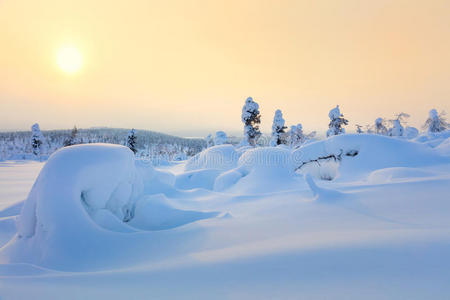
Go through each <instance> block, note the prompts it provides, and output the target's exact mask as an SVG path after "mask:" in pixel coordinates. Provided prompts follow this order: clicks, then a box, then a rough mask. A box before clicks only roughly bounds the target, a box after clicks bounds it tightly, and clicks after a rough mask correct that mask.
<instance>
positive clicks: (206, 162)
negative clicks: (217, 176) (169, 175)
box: [185, 144, 239, 171]
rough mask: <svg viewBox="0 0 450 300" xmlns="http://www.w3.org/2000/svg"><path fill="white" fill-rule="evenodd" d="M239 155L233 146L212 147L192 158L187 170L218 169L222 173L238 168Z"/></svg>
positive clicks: (188, 162)
mask: <svg viewBox="0 0 450 300" xmlns="http://www.w3.org/2000/svg"><path fill="white" fill-rule="evenodd" d="M238 158H239V155H238V154H237V152H236V149H235V148H234V146H233V145H229V144H227V145H218V146H213V147H210V148H208V149H206V150H204V151H202V152H200V153H198V154H197V155H195V156H194V157H192V158H190V159H189V160H188V161H187V163H186V167H185V170H186V171H193V170H198V169H218V170H222V171H226V170H230V169H232V168H234V167H236V164H237V161H238Z"/></svg>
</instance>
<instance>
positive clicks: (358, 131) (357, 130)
mask: <svg viewBox="0 0 450 300" xmlns="http://www.w3.org/2000/svg"><path fill="white" fill-rule="evenodd" d="M355 126H356V132H357V133H364V131H363V130H362V128H363V127H362V125H358V124H356V125H355Z"/></svg>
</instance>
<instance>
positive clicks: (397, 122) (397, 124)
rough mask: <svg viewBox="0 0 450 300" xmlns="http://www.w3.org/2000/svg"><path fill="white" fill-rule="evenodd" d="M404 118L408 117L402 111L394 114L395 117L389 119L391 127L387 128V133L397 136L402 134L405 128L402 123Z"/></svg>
mask: <svg viewBox="0 0 450 300" xmlns="http://www.w3.org/2000/svg"><path fill="white" fill-rule="evenodd" d="M406 118H409V115H408V114H406V113H403V112H402V113H399V114H398V115H397V116H396V119H394V120H391V123H392V127H391V128H389V131H388V135H389V136H397V137H398V136H403V135H404V134H405V128H404V127H403V125H402V123H405V119H406Z"/></svg>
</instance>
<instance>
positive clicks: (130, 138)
mask: <svg viewBox="0 0 450 300" xmlns="http://www.w3.org/2000/svg"><path fill="white" fill-rule="evenodd" d="M136 139H137V138H136V130H134V128H133V129H131V130H130V132H128V135H127V147H128V148H130V150H131V151H133V153H134V154H136V152H137V148H136Z"/></svg>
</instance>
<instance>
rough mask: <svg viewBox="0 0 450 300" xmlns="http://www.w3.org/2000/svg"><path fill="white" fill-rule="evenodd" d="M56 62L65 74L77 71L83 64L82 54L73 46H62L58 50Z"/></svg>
mask: <svg viewBox="0 0 450 300" xmlns="http://www.w3.org/2000/svg"><path fill="white" fill-rule="evenodd" d="M56 63H57V64H58V66H59V68H60V69H61V70H62V71H63V72H64V73H67V74H75V73H77V72H78V71H79V70H80V69H81V67H82V66H83V56H82V55H81V52H80V51H79V50H78V49H77V48H76V47H74V46H64V47H61V48H60V49H59V50H58V53H57V56H56Z"/></svg>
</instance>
